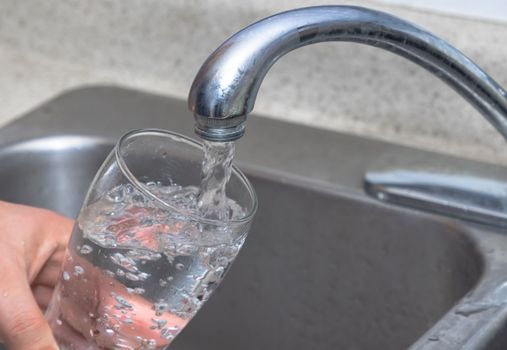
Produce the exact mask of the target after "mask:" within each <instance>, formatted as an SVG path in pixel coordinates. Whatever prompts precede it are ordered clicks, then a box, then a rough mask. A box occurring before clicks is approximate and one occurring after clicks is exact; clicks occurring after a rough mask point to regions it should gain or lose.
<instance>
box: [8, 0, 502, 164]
mask: <svg viewBox="0 0 507 350" xmlns="http://www.w3.org/2000/svg"><path fill="white" fill-rule="evenodd" d="M388 2H389V0H387V2H386V1H348V2H347V3H348V4H355V5H361V6H368V7H372V8H377V9H380V10H383V11H387V12H391V13H393V14H395V15H398V16H400V17H403V18H405V19H407V20H409V21H412V22H414V23H417V24H418V25H420V26H422V27H424V28H426V29H428V30H430V31H432V32H433V33H435V34H437V35H439V36H441V37H442V38H444V39H446V40H447V41H449V42H450V43H452V44H453V45H454V46H456V47H457V48H459V49H460V50H461V51H463V52H464V53H465V54H466V55H468V56H469V57H470V58H472V59H473V60H474V61H475V62H476V63H478V64H479V65H480V66H481V67H483V68H484V69H485V70H486V71H487V72H488V73H490V74H491V75H492V76H493V77H494V78H495V79H496V80H497V81H498V82H499V83H500V84H501V85H503V86H504V87H507V64H506V63H505V62H507V45H505V44H506V39H505V38H507V22H502V21H501V20H497V21H492V20H486V19H484V18H482V19H474V18H473V17H464V16H458V15H455V14H448V13H439V12H434V11H431V10H428V9H419V8H413V7H407V6H405V5H399V4H390V3H388ZM320 3H321V2H320V1H314V0H305V1H303V0H299V1H288V0H283V1H268V0H251V1H241V2H240V1H233V0H213V1H197V0H193V1H192V0H180V1H164V0H143V1H139V0H88V1H79V0H66V1H62V0H60V1H58V0H45V1H34V0H27V1H17V0H0V16H1V17H0V65H1V74H0V101H1V102H0V122H6V121H8V120H11V119H12V118H14V117H16V116H19V115H20V114H22V113H23V112H25V111H26V110H28V109H31V108H33V107H34V106H35V105H37V104H39V103H40V102H41V101H44V100H45V99H47V98H49V97H51V96H53V95H55V94H57V93H59V92H61V91H63V90H65V89H67V88H70V87H76V86H79V85H83V84H95V83H112V84H119V85H124V86H130V87H134V88H139V89H143V90H148V91H153V92H156V93H161V94H165V95H172V96H177V97H181V98H186V95H187V92H188V89H189V87H190V84H191V82H192V79H193V77H194V75H195V73H196V72H197V70H198V68H199V66H200V64H201V63H202V62H203V61H204V59H205V58H206V57H207V55H208V54H209V53H210V52H211V51H212V50H213V49H214V48H215V47H216V46H218V45H219V44H220V43H221V42H222V41H223V40H224V39H225V38H227V37H228V36H230V35H232V34H233V33H234V32H236V31H237V30H239V29H241V28H242V27H244V26H246V25H248V24H249V23H251V22H252V21H255V20H258V19H260V18H262V17H265V16H268V15H270V14H273V13H275V12H278V11H282V10H287V9H290V8H295V7H302V6H309V5H318V4H320ZM337 3H339V2H337ZM255 111H256V112H258V113H261V114H264V115H267V116H270V117H273V118H280V119H287V120H291V121H294V122H297V123H305V124H310V125H314V126H317V127H321V126H322V125H324V124H325V125H326V126H327V127H330V128H333V129H335V130H340V131H345V132H349V133H354V134H359V135H365V136H368V137H372V138H379V139H384V140H389V141H391V142H399V143H402V144H409V145H412V146H416V147H420V148H425V149H430V150H436V151H438V152H444V153H451V154H456V155H460V156H463V157H472V158H478V159H481V160H483V161H489V162H502V163H504V164H507V145H506V144H505V142H504V141H503V140H502V139H501V137H499V136H498V135H497V133H496V132H495V131H494V130H493V129H492V127H490V126H489V124H487V123H486V122H485V121H484V120H483V118H481V117H480V116H479V115H478V114H477V112H476V111H475V110H473V109H472V108H471V107H470V106H468V104H467V103H466V102H464V100H462V99H461V97H459V96H458V95H457V94H456V93H455V92H454V91H451V90H450V89H449V88H447V87H446V86H444V85H443V83H441V82H440V81H439V80H438V79H436V78H434V77H432V76H430V75H429V74H428V73H427V72H425V71H423V70H422V69H421V68H418V67H416V66H415V65H413V64H412V63H410V62H407V61H405V60H404V59H401V58H399V57H397V56H394V55H392V54H390V53H387V52H383V51H380V50H378V49H375V48H371V47H366V46H361V45H357V44H348V43H326V44H319V45H314V46H312V47H306V48H303V49H300V50H297V51H295V52H292V53H290V54H289V55H287V56H285V57H284V58H282V59H281V60H280V61H279V62H278V63H277V64H276V65H275V66H274V67H273V68H272V70H271V72H270V73H269V74H268V76H267V77H266V80H265V82H264V84H263V86H262V88H261V91H260V93H259V96H258V99H257V105H256V108H255Z"/></svg>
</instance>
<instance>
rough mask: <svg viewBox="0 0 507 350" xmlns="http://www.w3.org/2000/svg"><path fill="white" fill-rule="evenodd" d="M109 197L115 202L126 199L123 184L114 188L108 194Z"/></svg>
mask: <svg viewBox="0 0 507 350" xmlns="http://www.w3.org/2000/svg"><path fill="white" fill-rule="evenodd" d="M107 199H109V200H110V201H111V202H113V203H120V202H122V201H123V200H124V199H125V188H124V187H123V185H119V186H117V187H115V188H113V189H112V190H111V191H109V192H108V194H107Z"/></svg>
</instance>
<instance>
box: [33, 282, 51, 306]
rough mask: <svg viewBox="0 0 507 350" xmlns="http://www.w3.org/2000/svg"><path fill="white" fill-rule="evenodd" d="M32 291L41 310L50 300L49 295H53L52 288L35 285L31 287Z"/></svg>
mask: <svg viewBox="0 0 507 350" xmlns="http://www.w3.org/2000/svg"><path fill="white" fill-rule="evenodd" d="M32 292H33V296H34V298H35V301H36V302H37V304H38V305H39V307H40V308H41V309H42V310H45V309H46V308H47V307H48V305H49V302H50V301H51V297H52V296H53V288H50V287H46V286H43V285H37V286H35V287H32Z"/></svg>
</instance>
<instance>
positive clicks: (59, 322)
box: [56, 318, 63, 326]
mask: <svg viewBox="0 0 507 350" xmlns="http://www.w3.org/2000/svg"><path fill="white" fill-rule="evenodd" d="M56 324H57V325H59V326H61V325H62V324H63V322H62V320H60V319H59V318H57V319H56Z"/></svg>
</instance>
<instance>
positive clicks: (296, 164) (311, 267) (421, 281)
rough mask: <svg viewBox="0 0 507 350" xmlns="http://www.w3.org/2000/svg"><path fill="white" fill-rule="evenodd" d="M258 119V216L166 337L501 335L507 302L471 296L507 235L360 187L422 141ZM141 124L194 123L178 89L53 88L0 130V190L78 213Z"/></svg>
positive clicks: (375, 345) (435, 341) (250, 168)
mask: <svg viewBox="0 0 507 350" xmlns="http://www.w3.org/2000/svg"><path fill="white" fill-rule="evenodd" d="M141 111H143V112H144V114H143V115H144V119H141V118H138V115H141V114H140V112H141ZM146 111H150V113H147V112H146ZM168 113H170V115H171V117H168V116H167V114H168ZM83 118H88V119H89V120H88V121H87V122H85V121H83ZM251 119H252V121H253V120H254V119H255V118H251ZM254 124H255V125H253V124H252V125H251V126H250V127H249V132H250V133H251V134H250V135H249V136H251V137H245V142H244V143H243V144H240V145H238V161H239V163H240V164H239V165H240V167H241V168H243V169H244V170H245V173H246V174H247V176H248V177H249V178H250V180H251V181H252V183H253V185H254V187H255V189H256V191H257V194H258V197H259V211H258V214H257V216H256V218H255V220H254V225H253V227H252V229H251V232H250V234H249V237H248V239H247V241H246V243H245V246H244V248H243V250H242V251H241V253H240V255H239V257H238V259H237V260H236V262H235V264H234V265H233V267H232V268H231V270H230V272H229V274H228V276H227V278H226V279H225V280H224V282H223V283H222V285H221V286H220V288H219V289H218V290H217V292H216V293H215V295H214V296H213V297H212V298H211V300H210V301H209V302H208V303H207V304H206V305H205V306H204V308H203V309H202V311H201V312H200V313H199V314H198V315H197V316H196V317H195V319H194V320H193V321H192V322H191V323H190V325H189V326H188V327H187V328H186V329H185V330H184V331H183V332H182V334H181V335H180V336H179V337H178V338H177V340H176V341H175V342H174V345H173V346H172V347H171V349H175V350H194V349H195V350H198V349H209V350H215V349H216V350H219V349H220V350H225V349H231V350H233V349H243V350H249V349H252V350H253V349H280V350H281V349H287V350H293V349H315V350H320V349H322V350H324V349H406V348H408V347H410V346H412V347H413V348H414V349H461V348H464V347H462V345H463V344H468V345H467V346H472V345H473V346H472V347H469V348H467V349H504V348H505V346H507V345H506V344H507V343H506V340H507V331H505V329H506V327H503V329H502V327H501V325H504V324H505V322H506V321H505V319H504V316H505V312H503V311H504V310H503V309H504V308H503V306H504V304H503V303H497V304H498V305H497V304H495V305H493V306H491V307H484V309H483V310H478V311H477V308H476V309H474V305H475V306H477V305H479V304H478V303H479V302H481V301H482V302H485V300H490V299H491V298H493V297H492V295H498V293H499V291H500V292H502V291H503V290H502V289H498V288H500V287H501V286H502V283H503V281H505V280H507V279H506V278H505V277H507V276H506V275H507V267H505V269H504V270H502V267H504V266H505V264H506V263H505V262H504V261H503V259H502V258H501V257H502V256H503V254H504V253H505V252H507V237H505V236H504V234H503V233H502V232H498V231H496V230H497V229H495V228H488V227H484V226H479V225H477V224H472V223H467V222H464V221H460V220H457V219H452V218H447V217H444V216H439V215H434V214H427V213H422V212H419V211H417V210H412V209H405V208H401V207H396V206H391V205H387V204H385V203H381V202H378V201H375V200H374V199H372V198H369V197H368V196H366V195H365V194H364V192H363V191H362V189H361V175H360V174H364V171H365V167H366V166H367V164H364V162H365V161H366V162H367V160H368V157H370V158H372V159H373V158H378V157H377V156H376V155H375V154H374V152H380V151H382V152H389V153H390V154H399V155H400V157H402V155H405V156H406V155H407V154H409V155H410V156H411V157H413V156H414V154H420V152H421V151H416V150H408V149H405V148H401V147H400V146H393V145H387V144H383V143H378V142H376V141H371V140H365V139H359V138H355V137H352V136H346V135H339V134H336V133H329V132H324V131H321V130H314V129H310V128H305V127H301V126H295V125H289V124H283V123H281V122H275V121H272V120H267V119H262V118H257V119H255V122H254ZM118 125H121V127H118ZM142 126H144V127H165V128H169V129H172V130H174V131H178V132H182V133H186V134H188V135H191V134H192V131H191V128H192V120H191V118H190V117H189V116H188V115H187V112H186V109H185V104H184V102H183V101H178V100H172V99H167V98H162V97H158V96H152V95H146V94H142V93H138V92H134V91H129V90H123V89H118V88H111V87H95V88H85V89H80V90H76V91H72V92H70V93H67V94H64V95H62V96H60V97H58V98H57V99H55V100H53V101H50V102H49V103H48V104H46V105H45V106H42V107H40V108H39V109H37V110H35V111H33V112H32V113H30V114H29V115H27V116H26V117H23V118H21V119H19V120H17V121H15V122H14V123H12V124H11V125H9V126H7V127H5V128H4V129H1V130H0V140H3V141H2V144H0V163H1V164H2V167H1V169H0V183H2V184H8V185H7V186H5V185H4V186H0V199H2V200H9V201H13V202H18V203H25V204H30V205H36V206H41V207H46V208H50V209H53V210H56V211H59V212H61V213H63V214H66V215H68V216H71V217H73V216H75V215H76V214H77V212H78V210H79V207H80V205H81V202H82V200H83V197H84V195H85V192H86V189H87V188H88V185H89V184H90V182H91V180H92V178H93V176H94V174H95V172H96V170H97V169H98V167H99V166H100V164H101V163H102V161H103V159H104V158H105V157H106V155H107V154H108V153H109V151H110V150H111V148H112V146H113V143H114V140H115V139H116V138H117V137H118V136H119V135H120V134H122V133H123V131H125V130H127V129H134V128H139V127H142ZM277 128H278V129H277ZM282 128H283V130H284V131H285V132H287V133H288V135H292V138H291V137H288V138H287V140H285V142H284V144H283V145H278V144H277V140H276V139H271V141H267V140H266V139H263V137H268V136H269V135H267V134H269V132H272V133H275V132H276V131H277V130H278V132H280V130H281V129H282ZM255 129H259V130H261V129H262V130H268V132H264V133H262V135H261V133H260V132H256V130H255ZM300 134H301V135H305V140H306V141H305V142H307V144H305V142H303V143H301V140H299V139H298V138H299V135H300ZM257 135H259V137H258V138H257ZM267 142H271V144H269V143H267ZM315 142H316V143H315ZM333 142H338V143H339V144H336V145H335V144H333ZM295 144H296V146H294V145H295ZM307 145H313V146H312V147H307ZM319 145H320V146H321V147H322V148H325V149H326V150H328V151H329V148H328V147H333V149H335V148H334V147H339V148H340V149H341V150H342V152H343V154H345V155H348V158H347V156H344V155H343V154H342V155H340V156H339V157H341V158H340V159H335V161H333V162H332V161H331V159H329V158H330V157H337V156H336V155H335V154H334V153H335V152H325V153H322V152H321V151H320V148H319ZM298 146H299V148H298ZM259 147H264V148H260V149H259ZM291 147H292V148H291ZM267 149H270V153H268V154H270V156H269V157H267V156H266V150H267ZM336 149H338V148H336ZM312 152H317V153H318V154H317V155H315V154H313V153H312ZM319 152H320V153H319ZM358 152H362V153H358ZM411 152H412V153H411ZM418 152H419V153H418ZM431 157H436V156H435V155H431ZM431 157H430V158H431ZM268 158H269V159H268ZM272 158H275V160H276V161H274V160H273V159H272ZM358 158H360V159H361V160H362V161H361V162H359V161H358ZM275 163H276V164H275ZM301 163H304V164H301ZM336 164H339V165H340V166H341V167H342V168H343V171H342V172H340V174H336V173H335V169H333V167H335V166H337V165H336ZM310 165H311V166H310ZM308 172H312V173H311V174H309V173H308ZM495 293H496V294H495ZM506 295H507V294H506ZM488 298H489V299H488ZM491 300H493V299H491ZM495 300H497V299H495ZM480 305H482V304H480ZM466 306H469V307H470V308H471V309H469V311H470V312H464V311H463V310H464V309H463V307H466ZM460 308H461V309H460ZM460 310H461V311H460ZM479 331H480V332H482V333H480V332H479ZM466 332H468V333H466ZM479 333H480V336H479V337H477V334H479ZM470 344H472V345H470ZM502 346H503V347H502Z"/></svg>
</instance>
